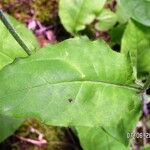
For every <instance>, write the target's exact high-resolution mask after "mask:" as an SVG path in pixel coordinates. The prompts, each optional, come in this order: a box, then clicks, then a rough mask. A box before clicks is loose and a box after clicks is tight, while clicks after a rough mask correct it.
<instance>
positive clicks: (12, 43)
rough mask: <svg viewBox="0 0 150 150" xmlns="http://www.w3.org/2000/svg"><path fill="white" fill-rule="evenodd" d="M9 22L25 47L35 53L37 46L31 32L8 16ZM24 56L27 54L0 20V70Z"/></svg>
mask: <svg viewBox="0 0 150 150" xmlns="http://www.w3.org/2000/svg"><path fill="white" fill-rule="evenodd" d="M9 20H10V21H11V23H12V25H13V26H14V27H15V29H16V30H17V32H18V33H19V34H20V36H21V37H22V38H23V40H24V42H25V43H26V45H28V47H29V48H30V49H31V50H33V51H35V49H36V48H37V47H38V44H37V41H36V39H35V37H34V36H33V34H32V32H31V31H29V30H28V29H26V27H25V26H24V25H22V24H21V23H19V22H18V21H16V20H15V19H14V18H12V17H10V16H9ZM26 56H27V54H26V53H25V52H24V50H23V49H22V48H21V47H20V45H19V44H18V43H17V42H16V40H15V39H14V38H13V37H12V35H11V34H10V33H9V31H8V30H7V29H6V27H5V26H4V25H3V23H2V21H1V20H0V69H1V68H3V67H4V66H5V65H7V64H10V63H12V62H13V61H14V59H15V58H17V57H26Z"/></svg>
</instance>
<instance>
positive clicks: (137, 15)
mask: <svg viewBox="0 0 150 150" xmlns="http://www.w3.org/2000/svg"><path fill="white" fill-rule="evenodd" d="M118 3H119V4H120V5H121V7H122V8H123V9H124V11H125V12H126V13H127V14H129V16H130V17H132V18H133V19H135V20H136V21H138V22H140V23H142V24H144V25H146V26H150V1H149V0H118Z"/></svg>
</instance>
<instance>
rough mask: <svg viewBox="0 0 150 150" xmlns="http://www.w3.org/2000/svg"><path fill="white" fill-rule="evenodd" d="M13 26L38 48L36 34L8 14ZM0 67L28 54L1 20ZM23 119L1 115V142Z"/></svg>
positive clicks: (29, 44)
mask: <svg viewBox="0 0 150 150" xmlns="http://www.w3.org/2000/svg"><path fill="white" fill-rule="evenodd" d="M8 17H9V19H10V21H11V23H12V24H13V26H14V27H15V28H16V30H17V32H19V33H20V35H22V37H23V39H24V40H25V42H26V44H28V46H29V47H30V48H31V50H33V51H34V50H35V49H36V48H38V44H37V42H36V39H35V37H34V35H33V34H32V33H31V31H29V30H28V29H27V28H26V27H25V26H24V25H22V24H20V23H19V22H18V21H16V20H15V19H14V18H12V17H10V16H8ZM0 36H1V39H0V69H2V68H3V67H4V66H6V65H8V64H10V63H12V62H13V61H14V59H15V58H17V57H26V56H27V54H26V53H25V52H24V50H23V49H22V48H21V47H20V46H19V45H18V43H17V42H16V41H15V39H14V38H13V37H12V36H11V34H10V33H9V31H8V30H7V29H6V27H5V26H4V25H3V23H2V22H1V21H0ZM22 122H23V120H21V119H14V118H11V117H7V116H4V115H0V142H2V141H3V140H5V138H7V137H8V136H10V135H11V134H13V132H14V131H15V130H16V129H17V128H18V127H19V126H20V125H21V123H22Z"/></svg>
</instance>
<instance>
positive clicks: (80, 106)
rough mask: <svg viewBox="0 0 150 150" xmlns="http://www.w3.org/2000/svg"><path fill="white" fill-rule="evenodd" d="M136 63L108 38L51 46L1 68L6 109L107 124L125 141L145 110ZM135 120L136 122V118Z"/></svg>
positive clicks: (51, 120)
mask: <svg viewBox="0 0 150 150" xmlns="http://www.w3.org/2000/svg"><path fill="white" fill-rule="evenodd" d="M133 84H134V82H133V78H132V68H131V66H130V62H129V61H128V59H127V58H126V57H125V56H124V55H123V54H119V53H116V52H114V51H112V50H111V49H110V48H109V47H108V46H107V45H106V43H104V42H103V41H94V42H91V41H89V40H88V39H80V38H75V39H70V40H66V41H64V42H62V43H60V44H57V45H49V46H47V47H46V48H44V49H43V50H41V51H39V52H37V53H36V54H34V55H32V56H31V57H29V58H27V59H24V60H20V61H18V62H15V63H14V64H12V65H11V66H8V67H6V68H4V69H3V70H2V71H1V72H0V89H1V90H0V113H1V114H3V115H8V116H12V117H20V118H25V117H37V118H40V119H41V120H42V121H44V122H45V123H48V124H52V125H57V126H58V125H60V126H69V125H75V126H87V127H96V126H103V127H104V128H105V129H107V130H108V131H109V132H111V130H109V129H111V127H112V128H114V127H115V128H118V127H120V126H121V128H120V130H119V131H117V130H115V129H114V131H117V133H115V134H114V133H113V134H114V136H117V138H118V139H119V140H120V139H121V140H122V138H123V139H124V138H125V140H126V137H124V136H123V137H122V135H120V133H123V132H124V134H126V132H127V131H128V130H131V129H132V128H133V127H134V126H135V122H136V121H137V117H138V116H139V114H140V103H141V102H140V95H139V94H138V93H137V91H138V89H137V88H136V87H135V85H133ZM131 120H132V122H131Z"/></svg>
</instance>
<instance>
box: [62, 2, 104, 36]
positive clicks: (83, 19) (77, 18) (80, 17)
mask: <svg viewBox="0 0 150 150" xmlns="http://www.w3.org/2000/svg"><path fill="white" fill-rule="evenodd" d="M105 1H106V0H60V4H59V16H60V19H61V22H62V24H63V25H64V27H65V28H66V30H67V31H68V32H70V33H72V34H76V33H77V32H78V31H80V30H83V29H84V28H85V25H87V24H90V23H91V22H92V21H93V20H94V19H95V17H96V16H97V15H98V14H99V13H100V11H101V9H102V8H103V6H104V4H105Z"/></svg>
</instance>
